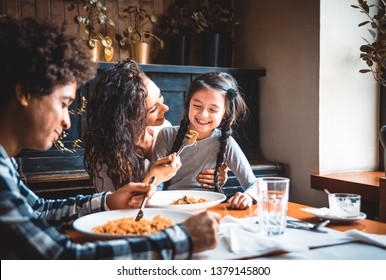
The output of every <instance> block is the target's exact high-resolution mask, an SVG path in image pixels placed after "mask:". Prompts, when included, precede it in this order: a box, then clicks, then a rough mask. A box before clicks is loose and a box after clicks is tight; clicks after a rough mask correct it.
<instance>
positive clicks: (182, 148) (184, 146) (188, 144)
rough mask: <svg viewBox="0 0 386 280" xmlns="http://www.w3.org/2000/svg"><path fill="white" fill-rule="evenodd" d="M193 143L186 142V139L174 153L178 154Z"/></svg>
mask: <svg viewBox="0 0 386 280" xmlns="http://www.w3.org/2000/svg"><path fill="white" fill-rule="evenodd" d="M194 144H195V143H188V141H187V142H185V144H184V145H183V146H182V147H181V148H180V149H179V150H178V152H177V154H176V155H177V156H179V155H180V154H181V153H182V151H183V150H184V149H185V148H186V147H190V146H193V145H194Z"/></svg>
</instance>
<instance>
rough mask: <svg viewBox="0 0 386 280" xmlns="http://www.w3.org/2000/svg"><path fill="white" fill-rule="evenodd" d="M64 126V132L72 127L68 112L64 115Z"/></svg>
mask: <svg viewBox="0 0 386 280" xmlns="http://www.w3.org/2000/svg"><path fill="white" fill-rule="evenodd" d="M62 126H63V129H64V130H66V129H69V128H70V127H71V119H70V113H69V112H68V110H66V111H65V112H64V113H63V120H62Z"/></svg>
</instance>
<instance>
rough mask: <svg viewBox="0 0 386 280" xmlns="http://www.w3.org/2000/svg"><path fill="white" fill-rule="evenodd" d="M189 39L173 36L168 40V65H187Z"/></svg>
mask: <svg viewBox="0 0 386 280" xmlns="http://www.w3.org/2000/svg"><path fill="white" fill-rule="evenodd" d="M189 56H190V37H189V36H186V35H175V36H172V37H170V39H169V59H168V61H169V63H170V64H172V65H189Z"/></svg>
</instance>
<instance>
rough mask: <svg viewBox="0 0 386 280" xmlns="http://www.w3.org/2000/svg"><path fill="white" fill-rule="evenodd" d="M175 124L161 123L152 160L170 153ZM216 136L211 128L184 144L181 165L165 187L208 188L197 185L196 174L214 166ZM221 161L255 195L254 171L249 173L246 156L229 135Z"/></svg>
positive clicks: (182, 188) (217, 133)
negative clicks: (164, 124) (211, 131)
mask: <svg viewBox="0 0 386 280" xmlns="http://www.w3.org/2000/svg"><path fill="white" fill-rule="evenodd" d="M178 128H179V127H178V126H173V127H165V128H163V129H162V130H161V131H160V132H159V134H158V136H157V141H156V143H155V145H154V148H153V156H152V159H153V163H154V161H155V160H157V159H158V158H161V157H164V156H167V155H169V154H170V151H171V149H172V146H173V143H174V140H175V138H176V136H177V132H178ZM220 136H221V131H220V130H218V129H215V130H214V131H213V133H212V134H211V135H210V136H209V137H207V138H205V139H202V140H198V141H197V144H196V145H194V146H191V147H187V148H186V149H185V150H184V151H183V152H182V153H181V154H180V158H181V163H182V166H181V168H180V169H179V170H178V172H177V174H176V175H175V176H174V177H173V178H172V179H171V180H170V184H169V186H168V190H200V191H202V190H205V191H208V189H206V188H203V187H202V186H201V184H200V183H199V182H198V180H197V177H198V174H199V173H200V172H201V171H202V170H204V169H209V168H212V169H214V168H215V167H216V159H217V153H218V151H219V149H220V141H219V138H220ZM225 163H226V164H227V165H228V166H229V168H230V169H231V170H232V171H233V173H235V175H236V178H237V180H238V181H239V182H240V185H241V187H242V188H243V189H244V191H245V193H248V194H249V195H251V196H252V197H253V198H254V199H256V197H257V189H256V185H255V175H254V174H253V171H252V168H251V166H250V164H249V162H248V159H247V158H246V156H245V155H244V153H243V151H242V150H241V148H240V146H239V145H238V144H237V142H236V141H235V139H234V138H233V137H230V138H229V139H228V145H227V149H226V153H225ZM163 187H164V186H163V184H160V185H159V186H158V187H157V190H162V189H163Z"/></svg>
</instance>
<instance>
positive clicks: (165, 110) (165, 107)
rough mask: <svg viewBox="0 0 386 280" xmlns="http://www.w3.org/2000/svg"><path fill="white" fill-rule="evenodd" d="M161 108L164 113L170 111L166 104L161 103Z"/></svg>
mask: <svg viewBox="0 0 386 280" xmlns="http://www.w3.org/2000/svg"><path fill="white" fill-rule="evenodd" d="M161 106H162V110H163V111H164V112H167V111H169V106H168V105H166V104H165V103H161Z"/></svg>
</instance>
